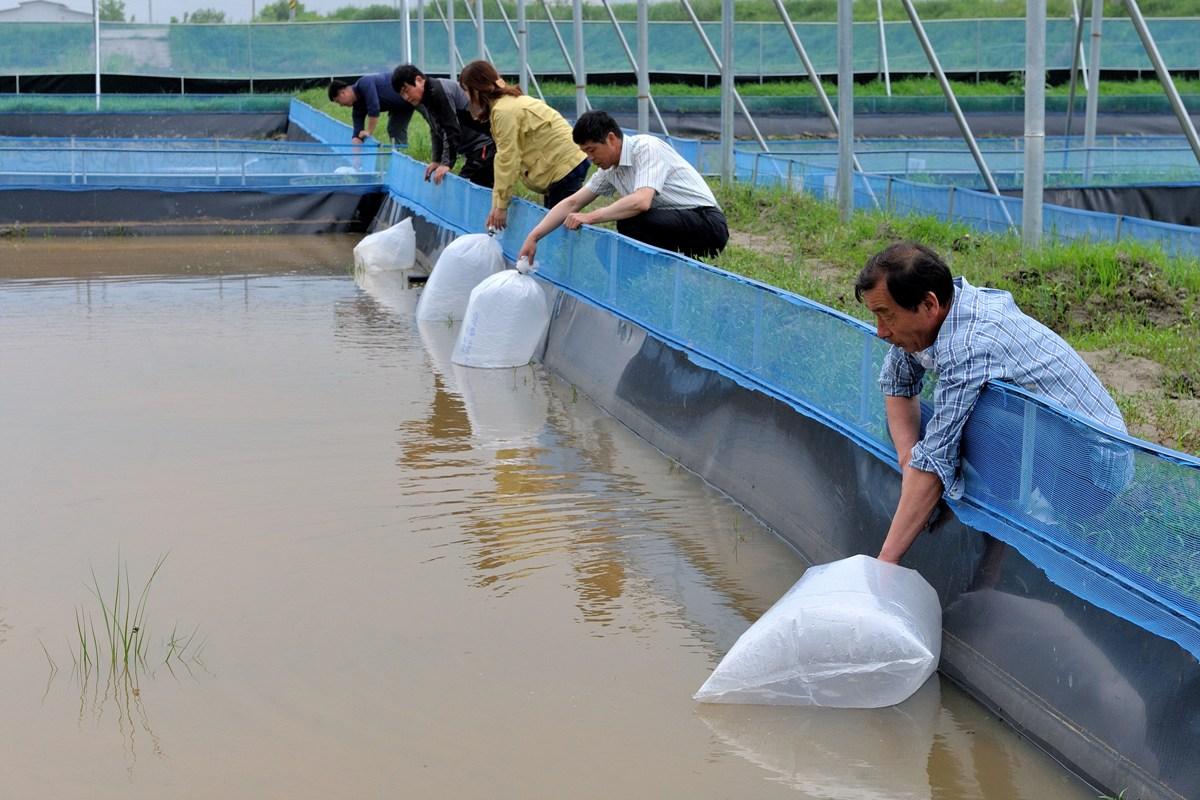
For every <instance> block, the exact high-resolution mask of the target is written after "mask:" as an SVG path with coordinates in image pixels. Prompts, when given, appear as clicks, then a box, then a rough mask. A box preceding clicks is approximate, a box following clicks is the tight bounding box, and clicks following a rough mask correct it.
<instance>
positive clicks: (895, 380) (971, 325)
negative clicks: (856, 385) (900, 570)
mask: <svg viewBox="0 0 1200 800" xmlns="http://www.w3.org/2000/svg"><path fill="white" fill-rule="evenodd" d="M927 369H928V370H932V371H934V372H936V373H937V384H936V385H935V386H934V394H933V416H932V417H931V418H930V420H929V422H928V424H927V425H926V427H925V435H924V436H923V437H922V438H921V441H919V442H917V444H916V445H915V446H914V447H913V450H912V459H911V460H910V461H909V463H910V464H911V465H912V466H913V467H914V468H916V469H919V470H922V471H924V472H932V473H935V474H936V475H937V476H938V477H939V478H941V480H942V485H943V486H944V487H945V491H946V494H947V496H949V497H951V498H956V499H957V498H959V497H961V496H962V492H963V480H962V475H961V472H960V470H959V458H960V453H959V450H960V446H961V442H962V432H963V426H964V425H966V422H967V417H968V416H970V414H971V410H972V409H973V408H974V407H975V401H976V400H978V399H979V393H980V392H981V391H982V390H983V387H984V386H985V385H986V384H987V383H988V381H1005V382H1006V383H1011V384H1015V385H1017V386H1021V387H1024V388H1025V389H1028V390H1029V391H1031V392H1034V393H1036V394H1039V395H1041V396H1043V397H1046V398H1048V399H1050V400H1052V401H1054V402H1055V403H1057V404H1059V405H1060V406H1062V407H1064V408H1066V409H1067V410H1069V411H1073V412H1075V413H1077V414H1081V415H1083V416H1085V417H1087V418H1089V419H1091V420H1092V421H1094V422H1097V423H1099V424H1101V425H1105V426H1107V427H1109V428H1113V429H1115V430H1117V431H1120V432H1121V433H1124V432H1125V421H1124V420H1123V419H1122V417H1121V412H1120V411H1119V410H1118V409H1117V404H1116V403H1115V402H1113V399H1112V398H1111V397H1110V396H1109V394H1108V392H1107V391H1105V389H1104V386H1103V385H1102V384H1101V383H1100V379H1099V378H1097V377H1096V374H1095V373H1094V372H1092V370H1091V368H1090V367H1088V365H1087V363H1086V362H1084V360H1083V359H1082V358H1080V356H1079V354H1078V353H1076V352H1075V350H1074V349H1072V348H1071V346H1070V345H1069V344H1067V343H1066V342H1065V341H1063V339H1062V338H1061V337H1060V336H1059V335H1058V334H1056V333H1054V331H1052V330H1050V329H1049V328H1047V327H1046V326H1045V325H1043V324H1041V323H1040V322H1038V321H1037V320H1035V319H1033V318H1032V317H1030V316H1027V315H1026V314H1024V313H1023V312H1022V311H1021V309H1019V308H1017V304H1016V303H1015V302H1014V301H1013V298H1012V295H1011V294H1009V293H1008V292H1004V291H1000V290H997V289H977V288H976V287H974V286H971V285H970V284H969V283H967V281H966V280H965V279H963V278H955V279H954V299H953V301H952V302H951V306H950V313H949V314H948V315H947V316H946V319H945V320H944V321H943V322H942V327H941V329H940V330H939V331H938V334H937V338H936V339H935V340H934V342H933V344H932V345H930V346H929V347H928V348H926V349H925V350H922V351H920V352H919V353H906V352H905V351H904V350H902V349H900V348H899V347H896V346H894V345H893V346H892V348H891V349H890V350H888V353H887V356H886V357H885V358H884V361H883V369H882V370H881V372H880V376H879V384H880V386H881V387H882V389H883V393H884V394H885V395H890V396H893V397H912V396H914V395H917V394H920V392H921V387H922V384H923V382H924V376H925V371H926V370H927Z"/></svg>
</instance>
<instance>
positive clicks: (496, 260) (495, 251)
mask: <svg viewBox="0 0 1200 800" xmlns="http://www.w3.org/2000/svg"><path fill="white" fill-rule="evenodd" d="M502 269H504V251H503V250H501V249H500V243H499V242H498V241H496V240H495V239H494V238H492V237H491V236H488V235H487V234H486V233H471V234H467V235H466V236H460V237H458V238H457V239H455V240H454V241H453V242H451V243H450V244H448V245H446V249H445V250H443V251H442V254H441V255H440V256H438V260H437V263H436V264H434V265H433V272H431V273H430V274H429V281H428V282H427V283H426V284H425V288H424V289H423V290H422V291H421V300H420V302H419V303H417V319H424V320H436V321H438V322H448V321H453V322H457V321H458V320H461V319H463V316H464V315H465V314H466V312H467V301H468V300H469V299H470V297H471V290H472V289H474V288H475V287H476V286H477V285H478V284H479V282H480V281H482V280H483V279H484V278H486V277H488V276H489V275H492V274H494V273H497V272H499V271H500V270H502Z"/></svg>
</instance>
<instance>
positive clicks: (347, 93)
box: [333, 86, 355, 106]
mask: <svg viewBox="0 0 1200 800" xmlns="http://www.w3.org/2000/svg"><path fill="white" fill-rule="evenodd" d="M354 99H355V98H354V87H353V86H343V87H342V88H341V90H339V91H338V93H337V94H335V95H334V96H333V102H335V103H337V104H338V105H339V106H352V105H354Z"/></svg>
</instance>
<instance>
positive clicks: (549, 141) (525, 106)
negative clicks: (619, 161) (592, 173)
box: [490, 95, 586, 208]
mask: <svg viewBox="0 0 1200 800" xmlns="http://www.w3.org/2000/svg"><path fill="white" fill-rule="evenodd" d="M490 118H491V123H492V139H494V140H495V142H496V161H495V175H496V182H495V184H494V185H493V189H492V205H493V206H494V207H495V208H508V204H509V201H511V200H512V191H513V186H514V185H515V184H516V182H517V180H518V179H520V180H521V182H522V183H524V184H525V185H526V186H527V187H529V189H531V190H532V191H535V192H538V193H539V194H545V193H546V189H548V188H549V187H550V184H552V183H554V182H555V181H558V180H561V179H562V178H565V177H566V175H567V173H568V172H570V171H571V170H573V169H575V167H577V166H579V162H580V161H583V159H584V158H586V156H584V154H583V151H582V150H580V149H579V147H578V146H576V144H575V142H574V140H572V139H571V126H570V125H568V124H567V121H566V120H565V119H563V116H562V114H559V113H558V112H557V111H555V110H554V109H553V108H551V107H550V106H548V105H546V104H545V103H543V102H542V101H541V100H538V99H536V98H533V97H529V96H527V95H522V96H520V97H509V96H507V95H505V96H502V97H498V98H496V101H495V102H494V103H492V111H491V114H490Z"/></svg>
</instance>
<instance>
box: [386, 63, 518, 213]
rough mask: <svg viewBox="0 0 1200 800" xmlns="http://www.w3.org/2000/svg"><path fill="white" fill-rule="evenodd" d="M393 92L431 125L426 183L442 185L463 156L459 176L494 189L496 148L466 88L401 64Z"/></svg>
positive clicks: (393, 78)
mask: <svg viewBox="0 0 1200 800" xmlns="http://www.w3.org/2000/svg"><path fill="white" fill-rule="evenodd" d="M392 90H393V91H395V92H396V94H398V95H400V96H401V97H402V98H404V100H405V101H407V102H408V103H411V104H412V105H413V107H414V108H416V110H417V111H418V112H420V114H421V116H423V117H424V118H425V121H426V122H428V123H429V136H430V146H431V150H432V158H431V160H430V162H429V165H428V166H427V167H426V168H425V180H427V181H428V180H432V181H433V182H434V183H436V184H440V183H441V182H442V179H443V178H445V177H446V173H448V172H449V171H450V170H451V169H453V168H454V164H455V162H456V161H457V160H458V157H459V155H462V156H463V158H464V159H465V161H464V163H463V166H462V169H461V170H459V173H458V174H459V175H460V176H462V177H463V178H466V179H467V180H469V181H471V183H474V184H478V185H479V186H486V187H488V188H489V189H490V188H491V186H492V183H493V180H494V173H493V165H494V160H495V157H496V144H495V142H493V141H492V137H491V135H490V134H489V133H488V131H487V129H486V128H485V127H484V126H483V125H482V124H481V123H480V122H479V121H477V120H476V119H474V118H473V117H472V116H471V112H470V110H469V106H470V103H469V101H468V100H467V93H466V92H464V91H463V89H462V87H461V86H459V85H458V83H456V82H455V81H452V80H449V79H447V78H428V77H426V76H425V73H423V72H421V70H419V69H417V68H416V67H414V66H413V65H412V64H401V65H400V66H398V67H396V69H395V70H394V71H393V72H392Z"/></svg>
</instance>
